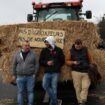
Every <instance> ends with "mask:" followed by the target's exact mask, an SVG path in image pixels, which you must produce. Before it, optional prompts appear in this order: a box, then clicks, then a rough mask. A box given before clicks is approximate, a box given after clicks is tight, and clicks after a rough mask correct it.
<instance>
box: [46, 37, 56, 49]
mask: <svg viewBox="0 0 105 105" xmlns="http://www.w3.org/2000/svg"><path fill="white" fill-rule="evenodd" d="M45 41H47V42H48V43H49V44H50V46H51V47H52V48H53V49H54V48H55V43H56V42H55V39H54V37H53V36H48V37H47V38H46V39H45Z"/></svg>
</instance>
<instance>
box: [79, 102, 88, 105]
mask: <svg viewBox="0 0 105 105" xmlns="http://www.w3.org/2000/svg"><path fill="white" fill-rule="evenodd" d="M78 105H86V103H85V102H84V103H79V104H78Z"/></svg>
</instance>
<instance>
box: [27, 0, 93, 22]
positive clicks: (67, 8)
mask: <svg viewBox="0 0 105 105" xmlns="http://www.w3.org/2000/svg"><path fill="white" fill-rule="evenodd" d="M82 3H83V0H77V1H73V0H71V2H54V3H39V4H36V3H35V2H33V3H32V6H33V14H28V15H27V21H28V22H31V21H36V22H43V21H58V20H62V21H63V20H80V19H82V18H81V15H86V18H87V19H90V18H91V17H92V13H91V11H86V13H82Z"/></svg>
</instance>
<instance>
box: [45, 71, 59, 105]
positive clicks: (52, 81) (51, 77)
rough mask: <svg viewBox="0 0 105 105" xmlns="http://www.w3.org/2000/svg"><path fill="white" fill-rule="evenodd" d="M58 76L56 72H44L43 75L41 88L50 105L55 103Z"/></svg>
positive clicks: (55, 104)
mask: <svg viewBox="0 0 105 105" xmlns="http://www.w3.org/2000/svg"><path fill="white" fill-rule="evenodd" d="M58 78H59V74H58V73H52V74H50V73H45V74H44V77H43V88H44V90H45V91H46V92H47V93H48V95H49V97H50V105H57V83H58Z"/></svg>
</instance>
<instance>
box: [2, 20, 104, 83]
mask: <svg viewBox="0 0 105 105" xmlns="http://www.w3.org/2000/svg"><path fill="white" fill-rule="evenodd" d="M19 28H36V29H37V28H38V29H57V30H64V31H65V43H64V49H63V51H64V54H65V55H66V52H67V51H68V50H69V49H70V48H71V46H72V44H73V42H74V40H75V39H77V38H81V39H82V40H83V42H84V44H85V45H86V46H87V47H88V48H89V49H91V50H92V52H93V54H94V59H95V61H96V62H97V64H98V67H99V71H100V72H101V74H102V76H103V79H104V80H105V77H104V75H105V73H104V71H105V60H104V59H105V52H104V51H100V50H97V49H96V46H97V44H98V43H99V41H100V38H99V35H98V34H97V27H96V26H95V25H94V24H93V23H87V22H86V21H79V22H77V21H71V22H69V21H67V22H45V23H44V22H43V23H28V24H17V25H8V26H1V27H0V50H1V52H2V57H1V60H0V68H1V69H2V74H3V77H4V78H3V79H4V81H9V80H10V77H11V69H12V59H13V55H14V54H15V52H16V51H17V50H18V47H17V42H18V40H17V36H18V30H19ZM33 50H35V51H36V53H37V55H38V56H39V54H40V51H41V49H38V48H34V49H33ZM42 76H43V69H41V70H40V71H39V73H38V76H37V77H38V80H41V79H42ZM60 79H61V80H65V79H71V73H70V68H69V67H67V66H66V65H65V66H64V67H63V68H62V73H61V78H60Z"/></svg>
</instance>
